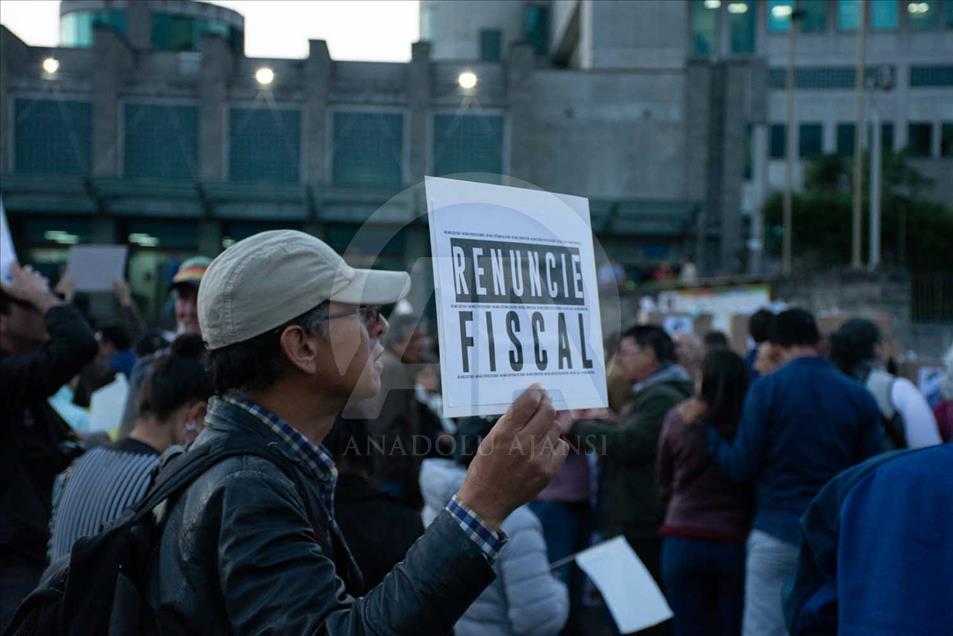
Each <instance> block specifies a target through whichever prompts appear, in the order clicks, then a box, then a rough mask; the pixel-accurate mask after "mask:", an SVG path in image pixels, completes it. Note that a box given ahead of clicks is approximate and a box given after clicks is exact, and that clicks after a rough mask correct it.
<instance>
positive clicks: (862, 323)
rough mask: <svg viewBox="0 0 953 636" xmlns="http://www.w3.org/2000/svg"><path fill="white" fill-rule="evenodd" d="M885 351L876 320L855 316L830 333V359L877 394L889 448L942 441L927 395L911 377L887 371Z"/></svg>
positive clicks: (917, 445)
mask: <svg viewBox="0 0 953 636" xmlns="http://www.w3.org/2000/svg"><path fill="white" fill-rule="evenodd" d="M883 353H884V351H883V337H882V336H881V334H880V329H879V328H878V327H877V325H876V324H875V323H874V322H873V321H870V320H866V319H864V318H853V319H851V320H848V321H847V322H845V323H844V324H843V325H841V326H840V327H839V328H838V329H837V331H835V332H834V333H832V334H831V337H830V358H831V362H833V363H834V365H835V366H836V367H837V368H838V369H840V370H841V372H842V373H845V374H847V375H848V376H850V377H852V378H854V379H855V380H857V381H858V382H860V383H861V384H863V385H864V386H865V387H867V390H868V391H870V394H871V395H873V396H874V399H875V400H876V401H877V408H878V409H879V410H880V416H881V419H882V422H883V427H884V433H885V435H884V441H885V442H886V443H887V448H888V449H893V448H920V447H921V446H933V445H934V444H939V443H940V441H941V440H940V433H939V431H938V430H937V424H936V418H934V416H933V412H932V411H931V410H930V406H929V405H928V404H927V401H926V398H924V397H923V394H921V393H920V391H919V390H918V389H917V387H916V386H914V384H913V382H911V381H910V380H908V379H906V378H898V377H894V376H893V375H891V374H890V373H887V371H886V370H885V369H884V364H883Z"/></svg>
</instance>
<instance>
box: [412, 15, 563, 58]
mask: <svg viewBox="0 0 953 636" xmlns="http://www.w3.org/2000/svg"><path fill="white" fill-rule="evenodd" d="M421 12H422V13H421V24H423V21H424V18H425V16H424V14H423V9H421ZM421 30H422V27H421ZM523 37H524V38H525V39H526V41H527V42H529V43H530V44H531V45H532V46H533V50H534V51H536V54H537V55H546V54H547V52H548V51H549V7H547V6H540V5H538V4H527V5H526V8H525V9H524V11H523Z"/></svg>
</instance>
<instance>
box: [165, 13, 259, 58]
mask: <svg viewBox="0 0 953 636" xmlns="http://www.w3.org/2000/svg"><path fill="white" fill-rule="evenodd" d="M206 33H212V34H215V35H220V36H222V37H223V38H224V39H225V41H226V42H228V46H229V48H230V49H231V50H232V53H235V54H236V55H241V54H242V52H243V51H244V47H245V40H244V38H245V36H244V33H242V31H241V30H239V29H236V28H235V27H232V26H230V25H229V24H228V23H226V22H222V21H220V20H203V19H199V18H195V17H193V16H188V15H181V14H176V13H159V12H156V13H153V14H152V48H153V49H155V50H157V51H198V50H199V49H200V48H201V45H202V36H203V35H204V34H206Z"/></svg>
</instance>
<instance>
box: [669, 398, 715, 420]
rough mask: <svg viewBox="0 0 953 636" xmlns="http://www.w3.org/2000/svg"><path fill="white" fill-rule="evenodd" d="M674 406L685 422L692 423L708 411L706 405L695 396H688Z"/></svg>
mask: <svg viewBox="0 0 953 636" xmlns="http://www.w3.org/2000/svg"><path fill="white" fill-rule="evenodd" d="M675 408H676V409H678V414H679V415H680V416H681V417H682V420H684V421H685V423H686V424H694V423H695V422H697V421H698V420H700V419H701V418H703V417H705V414H706V413H707V412H708V405H707V404H706V403H705V401H704V400H701V399H699V398H697V397H693V398H689V399H687V400H685V401H684V402H682V403H681V404H679V405H678V406H677V407H675Z"/></svg>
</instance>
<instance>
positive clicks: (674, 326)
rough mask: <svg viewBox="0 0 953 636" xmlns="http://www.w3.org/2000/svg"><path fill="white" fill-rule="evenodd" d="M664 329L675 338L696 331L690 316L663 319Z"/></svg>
mask: <svg viewBox="0 0 953 636" xmlns="http://www.w3.org/2000/svg"><path fill="white" fill-rule="evenodd" d="M662 328H663V329H665V331H666V332H668V335H670V336H672V337H673V338H674V337H675V336H677V335H680V334H683V333H692V332H694V331H695V325H694V324H693V323H692V319H691V318H690V317H688V316H665V318H663V319H662Z"/></svg>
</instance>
